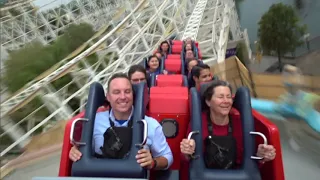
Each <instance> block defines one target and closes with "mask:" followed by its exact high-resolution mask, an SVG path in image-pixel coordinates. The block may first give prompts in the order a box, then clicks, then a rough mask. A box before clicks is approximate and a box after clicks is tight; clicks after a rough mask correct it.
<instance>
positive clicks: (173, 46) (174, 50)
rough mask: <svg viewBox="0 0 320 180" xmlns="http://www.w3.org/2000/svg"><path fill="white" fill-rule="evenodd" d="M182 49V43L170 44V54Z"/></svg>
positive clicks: (178, 52)
mask: <svg viewBox="0 0 320 180" xmlns="http://www.w3.org/2000/svg"><path fill="white" fill-rule="evenodd" d="M181 50H182V44H173V45H172V51H171V52H172V54H180V52H181Z"/></svg>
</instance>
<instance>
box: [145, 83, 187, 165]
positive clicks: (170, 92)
mask: <svg viewBox="0 0 320 180" xmlns="http://www.w3.org/2000/svg"><path fill="white" fill-rule="evenodd" d="M188 113H189V105H188V88H187V87H152V88H151V90H150V104H149V115H150V116H151V117H154V118H155V119H157V120H158V122H159V123H160V124H161V125H162V128H163V132H164V134H165V136H166V138H167V142H168V144H169V146H170V148H171V151H172V154H173V157H174V162H173V164H172V166H171V167H170V169H172V170H178V169H179V168H180V142H181V141H182V139H183V138H184V136H185V134H186V131H187V126H188V124H189V115H188Z"/></svg>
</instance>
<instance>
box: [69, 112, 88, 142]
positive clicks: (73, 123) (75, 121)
mask: <svg viewBox="0 0 320 180" xmlns="http://www.w3.org/2000/svg"><path fill="white" fill-rule="evenodd" d="M78 121H86V122H88V121H89V119H87V118H78V119H75V120H74V121H73V122H72V124H71V129H70V142H71V144H73V145H75V146H78V145H86V143H85V142H78V141H76V140H74V139H73V134H74V126H75V125H76V123H77V122H78Z"/></svg>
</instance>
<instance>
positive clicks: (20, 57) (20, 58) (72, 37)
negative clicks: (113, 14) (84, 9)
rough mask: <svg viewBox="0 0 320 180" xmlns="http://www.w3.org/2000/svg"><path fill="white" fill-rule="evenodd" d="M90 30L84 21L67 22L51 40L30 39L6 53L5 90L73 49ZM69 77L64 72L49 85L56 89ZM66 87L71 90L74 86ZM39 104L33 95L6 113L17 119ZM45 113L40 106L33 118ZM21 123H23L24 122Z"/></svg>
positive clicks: (16, 87)
mask: <svg viewBox="0 0 320 180" xmlns="http://www.w3.org/2000/svg"><path fill="white" fill-rule="evenodd" d="M93 34H94V31H93V29H92V27H91V26H90V25H88V24H79V25H71V26H69V27H68V28H66V29H65V31H64V34H63V35H61V36H60V37H58V38H57V39H56V40H55V41H54V42H53V43H52V44H49V45H46V46H44V45H42V44H41V43H39V42H32V43H30V44H28V45H26V46H25V47H24V48H21V49H19V50H17V51H14V52H12V53H10V55H9V59H8V60H6V61H5V66H6V71H5V73H4V76H3V77H1V80H2V81H3V84H4V85H6V86H7V87H8V90H9V92H11V93H14V92H16V91H17V90H19V89H20V88H22V87H23V86H24V85H26V84H27V83H28V82H30V81H32V80H33V79H34V78H36V77H37V76H39V75H40V74H41V73H43V72H44V71H46V70H48V69H49V68H50V67H52V66H53V65H55V64H56V63H58V62H59V61H61V60H62V59H64V58H65V57H66V56H68V55H69V54H70V53H71V52H73V51H74V50H76V48H78V47H79V46H81V45H82V44H83V43H84V42H86V41H87V40H88V39H89V38H91V37H92V36H93ZM90 57H91V56H90ZM92 58H93V59H94V58H96V56H92ZM70 81H71V77H70V75H66V76H64V77H62V78H60V79H58V80H56V81H55V82H53V83H52V85H53V87H55V88H56V89H59V88H61V87H63V86H64V85H66V84H67V83H69V82H70ZM68 90H69V91H74V87H71V88H69V89H68ZM41 104H42V103H41V99H40V98H38V97H37V98H35V99H33V100H32V101H31V102H29V103H28V105H27V106H24V107H22V108H21V109H19V110H18V111H16V112H14V113H13V114H11V115H10V117H11V119H13V120H15V121H19V120H21V119H22V118H24V117H26V116H27V115H28V114H30V113H31V112H33V111H34V110H35V109H36V108H38V107H40V105H41ZM71 106H72V104H71ZM72 107H73V106H72ZM73 108H77V107H73ZM49 114H50V112H48V110H46V109H45V108H44V109H42V110H41V111H39V112H38V113H36V115H35V116H36V117H37V119H43V118H45V117H47V116H48V115H49ZM22 125H23V126H26V124H22Z"/></svg>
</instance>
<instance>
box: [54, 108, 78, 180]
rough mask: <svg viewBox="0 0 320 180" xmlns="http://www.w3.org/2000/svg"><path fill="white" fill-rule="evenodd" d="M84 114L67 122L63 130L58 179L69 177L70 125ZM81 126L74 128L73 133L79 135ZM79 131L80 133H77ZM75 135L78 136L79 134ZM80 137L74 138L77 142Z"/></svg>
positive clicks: (70, 163) (70, 162)
mask: <svg viewBox="0 0 320 180" xmlns="http://www.w3.org/2000/svg"><path fill="white" fill-rule="evenodd" d="M83 117H84V112H81V113H79V114H78V115H77V116H75V117H73V118H72V119H71V120H69V121H68V122H67V124H66V127H65V130H64V138H63V145H62V150H61V156H60V166H59V177H67V176H70V175H71V165H72V161H71V160H70V159H69V151H70V149H71V147H72V144H71V143H70V129H71V125H72V123H73V122H74V120H76V119H78V118H83ZM81 128H82V127H81V126H80V127H79V126H77V127H76V128H75V131H76V132H78V133H80V134H81ZM79 130H80V132H79ZM78 133H77V134H76V135H79V134H78ZM80 137H81V136H79V137H76V138H75V140H76V141H79V140H80Z"/></svg>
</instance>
